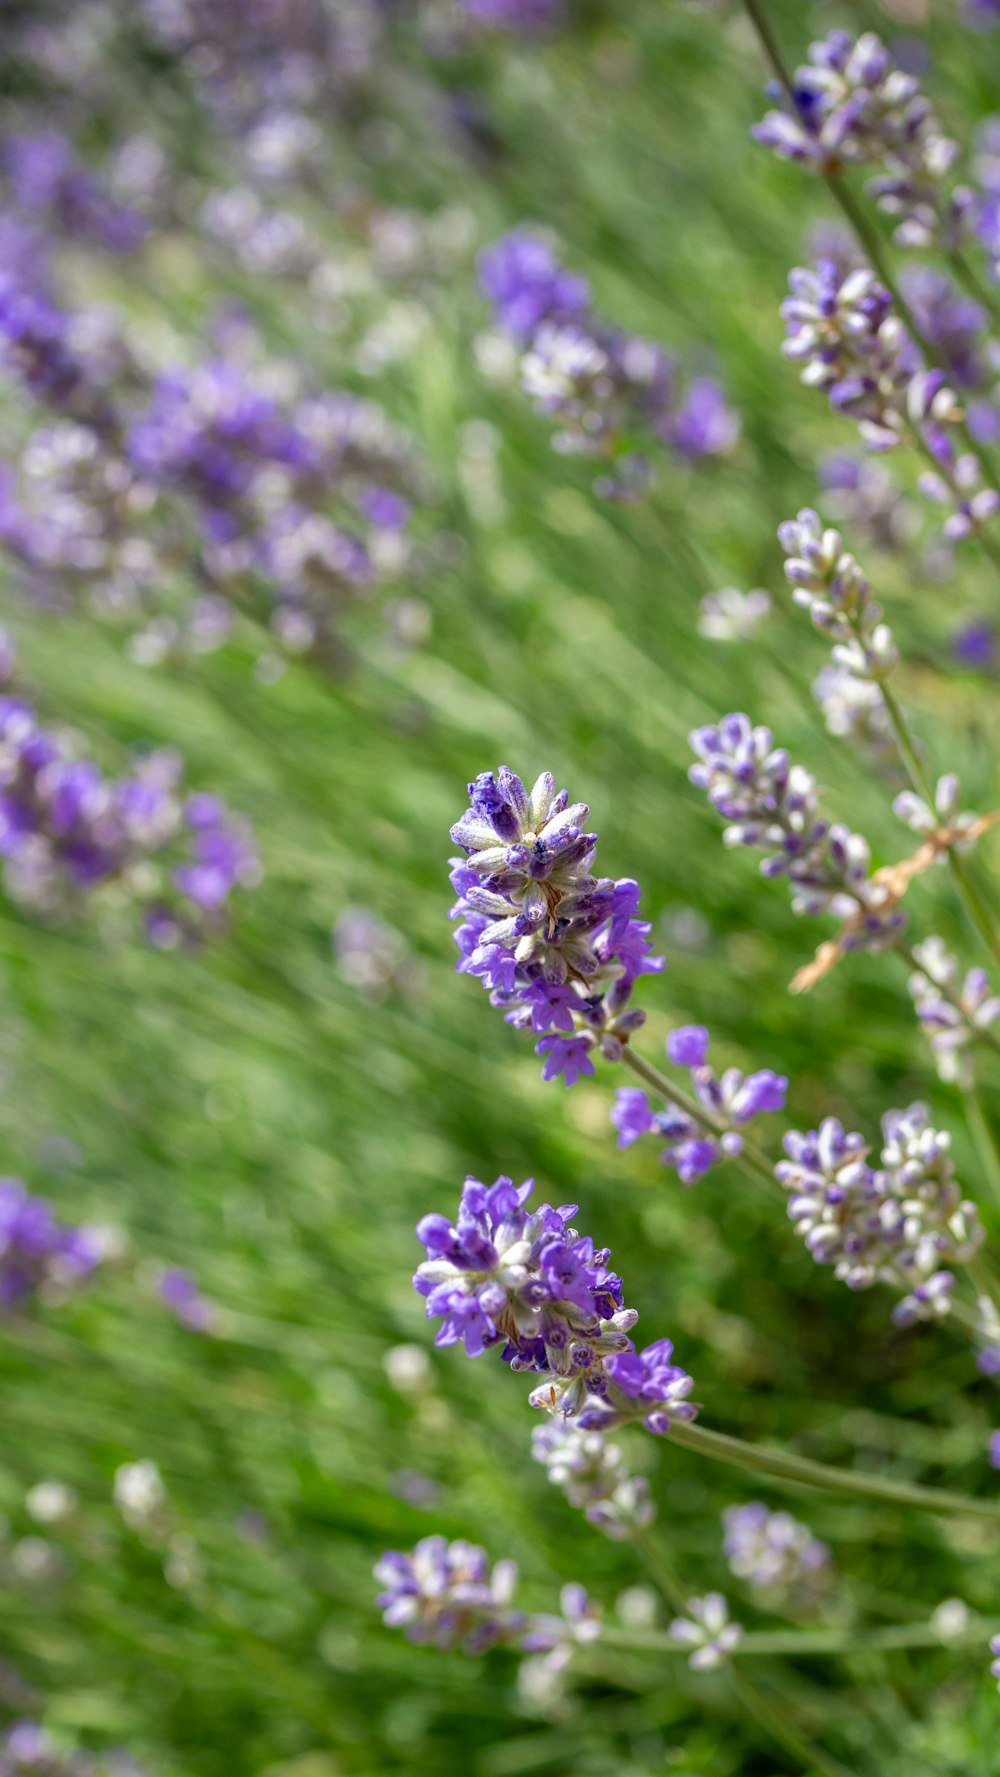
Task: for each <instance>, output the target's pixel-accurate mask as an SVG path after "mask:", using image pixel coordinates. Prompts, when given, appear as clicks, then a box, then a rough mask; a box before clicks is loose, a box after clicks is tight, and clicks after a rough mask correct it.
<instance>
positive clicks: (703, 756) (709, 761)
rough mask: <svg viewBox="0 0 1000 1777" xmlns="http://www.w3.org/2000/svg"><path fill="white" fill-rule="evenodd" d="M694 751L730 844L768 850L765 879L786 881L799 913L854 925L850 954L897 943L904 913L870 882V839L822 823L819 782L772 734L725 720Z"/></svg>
mask: <svg viewBox="0 0 1000 1777" xmlns="http://www.w3.org/2000/svg"><path fill="white" fill-rule="evenodd" d="M691 745H692V747H693V748H694V750H695V752H696V753H697V754H698V762H697V763H696V764H695V765H693V766H692V767H691V769H690V771H689V773H688V776H689V777H690V779H691V782H692V783H693V784H695V785H696V786H697V788H698V789H700V790H705V791H707V793H708V797H709V801H710V802H711V803H712V805H713V807H715V808H716V809H717V810H718V811H719V813H720V814H721V815H722V816H723V817H724V819H725V820H727V821H728V822H729V823H730V825H729V826H728V827H727V828H726V830H725V832H724V834H723V839H724V842H725V844H726V845H729V846H736V845H747V846H752V847H754V848H755V849H757V850H762V851H765V852H766V853H767V854H768V855H767V856H766V857H765V858H764V859H763V861H762V863H761V874H762V875H764V876H768V877H775V876H785V877H787V878H788V882H789V886H790V888H791V891H792V908H793V910H794V911H795V912H796V913H807V914H811V915H815V914H820V913H832V914H834V915H835V916H836V917H837V918H838V919H853V920H854V921H855V923H854V924H853V926H852V929H851V931H850V932H849V933H847V934H846V936H845V940H844V942H845V946H846V947H847V948H853V949H862V948H864V949H868V950H884V949H886V948H887V947H889V946H891V945H892V944H893V943H894V942H895V939H896V936H897V934H898V933H899V932H900V930H901V929H902V927H903V926H904V925H905V924H906V915H905V913H903V912H902V910H901V909H899V908H898V907H894V906H893V905H892V901H891V897H890V896H889V894H888V891H887V890H886V889H884V888H883V887H881V886H880V885H879V884H878V883H876V882H874V881H873V880H872V878H871V876H870V874H869V866H870V862H871V855H870V853H869V850H868V845H867V842H866V840H864V839H863V838H862V837H861V835H860V834H859V833H852V832H851V831H850V830H849V829H848V828H847V827H844V826H841V825H840V824H839V823H835V824H833V825H831V824H830V822H828V821H826V820H824V819H823V818H822V817H821V815H820V810H819V793H818V789H817V785H816V780H815V778H814V777H813V776H812V773H811V772H809V771H806V770H805V769H804V767H803V766H801V765H793V764H792V762H791V760H790V759H789V756H788V754H787V752H786V751H785V749H784V748H783V747H775V746H774V744H773V739H772V735H771V731H770V729H769V728H764V727H754V725H753V724H752V723H751V721H750V718H749V716H745V715H742V714H734V715H728V716H723V717H722V718H721V720H720V721H719V722H718V723H717V724H713V725H712V726H710V727H706V728H698V729H696V730H695V732H694V733H693V734H692V735H691Z"/></svg>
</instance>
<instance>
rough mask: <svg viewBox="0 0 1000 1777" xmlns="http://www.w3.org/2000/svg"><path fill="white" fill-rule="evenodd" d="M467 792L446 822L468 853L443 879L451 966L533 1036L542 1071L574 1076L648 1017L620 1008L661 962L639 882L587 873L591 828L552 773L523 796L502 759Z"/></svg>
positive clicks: (613, 1053)
mask: <svg viewBox="0 0 1000 1777" xmlns="http://www.w3.org/2000/svg"><path fill="white" fill-rule="evenodd" d="M469 797H470V803H471V806H470V807H469V808H468V809H467V811H466V813H465V814H464V815H463V817H462V819H461V820H460V821H459V822H458V823H457V824H456V825H455V826H454V827H453V828H452V830H451V837H452V839H453V840H454V841H455V843H456V844H457V845H460V846H461V847H462V848H463V850H464V851H465V852H466V853H467V854H468V856H467V859H458V860H455V861H454V863H453V868H452V877H451V880H452V884H453V886H454V888H455V889H456V890H457V891H458V900H457V902H456V904H455V907H454V908H453V910H452V917H453V918H460V919H462V921H463V924H462V925H461V926H460V927H459V930H458V932H457V934H456V941H457V944H458V948H459V951H460V952H461V958H460V961H459V963H458V969H459V972H460V973H465V974H470V975H478V976H479V977H480V979H481V980H482V982H483V985H484V987H485V988H486V989H487V990H488V991H489V993H490V999H491V1003H492V1004H493V1005H495V1006H498V1007H500V1008H501V1009H503V1010H504V1012H505V1014H506V1017H507V1022H508V1023H509V1024H513V1025H515V1026H516V1027H517V1028H519V1029H531V1030H532V1031H533V1032H534V1033H535V1034H536V1035H537V1036H538V1038H539V1041H538V1043H537V1045H536V1050H537V1053H538V1054H540V1055H542V1056H543V1057H544V1060H545V1065H544V1070H543V1073H544V1078H546V1079H554V1078H556V1077H557V1076H558V1075H559V1074H560V1073H561V1074H562V1075H563V1077H564V1078H565V1079H566V1082H567V1084H572V1083H573V1082H574V1081H575V1080H577V1079H578V1078H579V1077H580V1076H581V1074H589V1073H592V1072H593V1061H592V1059H591V1056H590V1051H591V1050H592V1049H593V1048H595V1047H597V1048H599V1049H600V1050H601V1053H602V1054H603V1055H605V1056H606V1057H607V1058H608V1059H610V1060H616V1059H618V1058H619V1057H620V1055H621V1052H622V1046H623V1044H624V1043H626V1042H627V1041H628V1039H629V1037H630V1035H631V1033H632V1032H633V1031H634V1030H636V1029H638V1027H639V1026H640V1025H641V1024H642V1023H643V1021H644V1018H645V1014H644V1013H643V1012H641V1011H639V1010H637V1009H633V1010H628V1009H627V1008H628V1002H629V999H630V996H631V993H632V988H633V986H634V984H635V982H636V980H637V979H638V977H639V976H640V975H645V974H649V973H653V972H656V971H658V970H659V969H662V967H663V959H662V958H661V957H653V956H650V954H649V950H650V945H649V931H650V928H649V925H648V924H647V923H646V922H645V921H644V920H641V919H638V918H637V917H636V915H637V913H638V910H639V887H638V884H637V883H635V882H633V881H632V880H631V879H629V878H627V877H626V878H623V879H622V880H621V881H619V882H613V881H611V880H609V879H608V878H606V877H605V878H600V879H599V878H597V877H595V876H593V875H592V874H591V871H590V867H591V865H592V863H593V860H594V853H595V849H596V846H597V835H596V834H595V833H587V832H585V831H584V830H583V824H584V822H585V821H586V818H587V813H588V810H587V807H586V804H585V803H582V802H581V803H574V804H573V805H572V806H570V805H569V798H568V796H567V793H566V791H565V790H561V791H559V792H558V793H557V792H556V788H555V779H554V778H553V777H552V775H551V773H549V772H543V773H542V775H541V777H539V778H538V780H537V782H536V783H535V785H534V787H533V789H532V790H531V792H530V794H529V792H528V791H527V790H526V788H525V786H524V784H523V783H522V781H521V779H520V778H519V777H517V776H516V774H515V773H514V772H512V771H511V770H510V769H509V767H507V766H501V767H500V770H499V771H498V772H497V773H496V775H495V776H494V774H493V773H492V772H488V771H487V772H483V773H482V774H481V775H480V776H479V777H478V778H476V780H475V781H474V783H472V784H470V785H469Z"/></svg>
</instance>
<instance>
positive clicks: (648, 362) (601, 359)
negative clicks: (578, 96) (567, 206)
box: [479, 229, 739, 495]
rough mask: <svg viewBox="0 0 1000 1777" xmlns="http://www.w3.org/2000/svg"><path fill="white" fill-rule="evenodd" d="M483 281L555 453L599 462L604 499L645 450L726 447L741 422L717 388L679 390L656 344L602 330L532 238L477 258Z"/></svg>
mask: <svg viewBox="0 0 1000 1777" xmlns="http://www.w3.org/2000/svg"><path fill="white" fill-rule="evenodd" d="M479 269H480V282H481V285H482V289H483V292H484V294H485V295H486V296H487V297H488V298H489V299H490V301H491V302H492V303H493V306H494V314H495V319H496V322H497V325H498V326H499V327H501V328H502V329H503V330H504V331H505V332H506V333H507V334H508V335H509V336H510V337H511V338H512V340H513V341H514V342H515V343H516V345H517V347H518V350H519V351H520V353H521V376H522V381H523V384H524V388H525V391H526V393H527V394H528V395H530V396H531V398H532V400H533V401H534V403H535V405H536V407H537V409H538V411H539V412H540V413H543V414H545V415H546V417H547V418H549V419H551V420H552V421H553V423H554V424H555V426H556V428H557V430H556V434H555V440H554V443H555V448H556V449H557V450H561V451H568V452H575V453H582V454H583V455H585V456H590V457H601V458H604V459H606V460H607V461H609V462H610V463H612V464H613V465H614V466H615V470H616V473H615V475H614V476H613V477H612V478H611V479H609V480H606V481H603V482H601V483H599V484H598V485H599V488H600V490H601V491H602V492H606V493H615V494H619V495H622V494H625V493H627V492H629V491H631V490H632V489H633V488H636V487H641V486H642V485H643V483H644V480H645V478H646V476H647V475H648V462H647V459H646V457H645V455H642V454H638V453H640V452H645V451H646V450H648V449H649V448H650V447H655V446H657V445H659V446H664V445H665V446H667V447H668V448H669V449H670V450H672V451H674V452H675V453H676V454H677V455H679V456H681V457H684V458H696V457H700V456H710V455H715V454H717V453H719V452H722V451H726V450H728V449H730V448H731V446H732V445H733V443H734V442H735V440H736V437H737V435H738V430H739V428H738V424H737V422H736V420H735V418H734V416H733V414H732V413H731V412H730V410H729V409H728V407H727V406H726V403H725V399H724V396H723V394H722V390H721V389H720V387H719V385H718V383H717V382H715V381H714V380H713V379H711V378H710V377H696V378H694V379H693V380H692V381H691V383H690V384H689V385H688V387H687V389H686V390H682V389H681V387H680V385H679V381H678V373H677V366H676V363H675V361H674V359H673V358H672V357H671V356H670V355H669V354H668V353H666V352H665V351H663V349H662V348H661V347H660V346H656V345H653V344H651V343H650V342H649V341H648V340H644V339H640V338H638V337H636V336H635V335H633V334H627V333H622V332H620V331H618V330H617V329H615V328H612V327H609V326H607V325H606V324H605V323H604V322H603V321H600V320H599V319H598V318H597V317H596V316H595V315H594V313H593V311H592V309H591V306H590V291H589V288H588V286H587V283H586V281H585V280H584V279H583V278H579V277H576V276H575V275H574V274H572V273H570V272H567V271H565V270H564V269H563V267H562V266H560V265H559V263H558V261H557V260H556V258H555V256H554V254H553V253H552V250H551V248H550V247H549V246H548V245H547V243H546V242H545V241H544V240H542V239H541V238H540V237H539V236H537V235H534V234H532V233H530V232H529V231H527V230H523V229H515V230H514V231H513V232H512V233H511V234H508V235H505V236H504V237H503V238H502V239H501V240H500V241H498V242H497V243H496V244H495V246H493V247H491V248H489V249H488V251H487V252H485V253H484V254H483V255H482V257H481V259H480V268H479Z"/></svg>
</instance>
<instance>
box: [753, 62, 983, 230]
mask: <svg viewBox="0 0 1000 1777" xmlns="http://www.w3.org/2000/svg"><path fill="white" fill-rule="evenodd" d="M772 96H773V97H775V98H776V99H778V100H780V102H781V109H776V110H773V111H769V112H768V114H767V116H766V117H765V118H764V120H763V122H762V123H759V124H756V125H755V126H754V127H753V129H752V131H751V134H752V135H753V136H754V137H755V138H756V139H757V141H758V142H762V143H763V144H764V146H765V147H768V148H771V149H773V150H774V151H775V153H777V154H779V155H781V156H782V157H783V158H784V159H786V160H794V161H798V162H800V163H803V164H805V165H807V166H812V167H815V168H816V169H817V170H818V171H820V172H822V173H826V174H831V173H832V174H836V173H839V172H840V171H841V170H842V169H843V167H844V166H845V165H864V166H869V167H873V168H877V169H878V172H877V174H876V176H875V177H874V178H872V179H871V180H870V181H869V185H868V190H869V193H870V194H871V196H872V197H873V198H874V199H875V200H876V202H877V203H878V205H879V207H880V209H882V210H884V211H885V212H886V213H887V214H888V215H891V216H895V217H898V218H899V221H898V224H897V227H896V238H897V240H898V241H899V242H900V244H901V245H903V246H909V247H927V246H931V245H944V246H949V247H953V246H955V244H956V242H957V241H958V240H959V239H960V238H961V236H962V234H963V232H964V231H965V229H966V228H967V226H968V223H969V220H970V213H971V210H972V208H973V203H974V200H973V196H972V193H971V192H969V191H967V190H966V189H964V188H962V187H960V188H958V189H956V190H953V191H952V190H947V189H946V188H945V183H944V182H945V179H946V176H947V175H948V173H949V172H950V170H951V168H952V166H953V165H954V162H955V160H956V158H957V156H958V152H959V151H958V145H957V143H955V142H953V141H952V140H951V139H950V138H949V137H948V136H946V135H945V134H944V132H943V131H942V129H941V126H940V124H939V123H938V120H937V118H936V117H935V115H934V111H933V108H932V106H931V104H930V102H929V100H928V99H927V98H926V97H925V95H924V94H923V93H922V92H921V90H920V86H919V82H918V81H917V80H916V78H915V77H914V76H913V75H912V74H908V73H905V72H904V71H903V70H902V69H901V68H899V67H898V66H897V65H896V64H895V63H894V61H893V57H892V54H891V52H890V50H888V49H887V48H886V47H885V45H884V44H883V43H882V41H881V39H880V38H878V37H877V36H876V35H875V33H874V32H871V31H866V32H865V33H864V34H863V35H862V36H861V37H859V38H857V39H856V40H855V39H853V38H852V37H851V36H850V35H849V34H848V33H847V32H846V31H839V30H835V31H831V32H829V33H828V35H827V36H826V37H825V38H823V39H822V40H821V41H820V42H818V43H814V44H812V45H811V46H810V49H809V61H808V63H806V64H805V65H804V66H803V67H800V68H797V69H796V70H795V73H794V75H793V77H792V92H791V95H786V94H785V93H783V92H782V90H781V89H780V88H778V89H777V90H776V91H774V93H773V95H772Z"/></svg>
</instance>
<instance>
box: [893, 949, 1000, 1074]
mask: <svg viewBox="0 0 1000 1777" xmlns="http://www.w3.org/2000/svg"><path fill="white" fill-rule="evenodd" d="M913 955H914V957H915V959H916V961H917V962H918V963H919V964H920V968H919V970H918V971H917V972H915V973H914V974H912V975H911V976H910V979H909V988H910V993H911V995H912V997H913V1002H914V1006H915V1008H916V1013H917V1017H918V1018H919V1020H920V1024H921V1026H922V1028H923V1030H924V1031H925V1032H926V1034H927V1037H928V1039H929V1041H930V1045H931V1049H932V1051H933V1053H934V1060H935V1062H936V1063H937V1070H938V1073H939V1074H940V1076H941V1078H942V1080H955V1081H957V1082H958V1083H959V1084H960V1085H962V1086H965V1087H969V1086H971V1085H972V1084H973V1081H974V1065H973V1056H972V1051H971V1046H972V1044H973V1042H974V1039H975V1037H976V1034H977V1032H978V1031H981V1030H989V1029H990V1028H991V1026H992V1025H994V1024H995V1023H996V1021H997V1019H998V1018H1000V997H998V996H997V995H996V994H995V993H994V992H993V990H992V988H991V986H990V981H989V977H988V975H987V974H986V971H985V969H970V970H969V971H968V973H967V974H966V975H965V977H964V979H963V977H962V972H961V969H960V968H959V964H958V960H957V958H956V957H954V956H952V954H951V952H950V951H949V950H948V949H947V947H946V946H945V943H944V941H943V939H941V938H938V937H933V936H932V937H929V938H925V939H924V940H923V942H922V943H920V944H917V945H915V946H914V951H913ZM945 989H947V990H948V991H947V992H945V991H944V990H945ZM956 1000H957V1001H958V1004H956Z"/></svg>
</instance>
